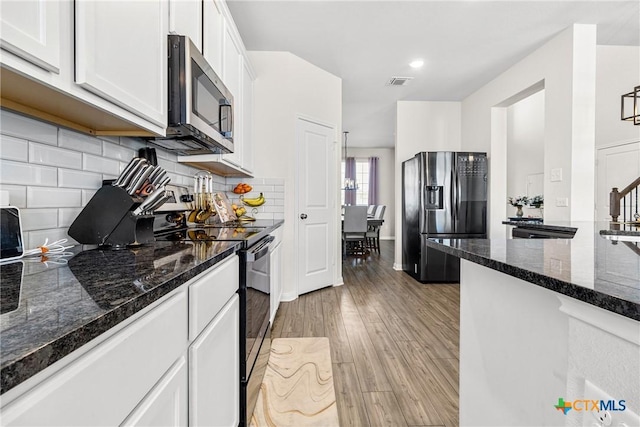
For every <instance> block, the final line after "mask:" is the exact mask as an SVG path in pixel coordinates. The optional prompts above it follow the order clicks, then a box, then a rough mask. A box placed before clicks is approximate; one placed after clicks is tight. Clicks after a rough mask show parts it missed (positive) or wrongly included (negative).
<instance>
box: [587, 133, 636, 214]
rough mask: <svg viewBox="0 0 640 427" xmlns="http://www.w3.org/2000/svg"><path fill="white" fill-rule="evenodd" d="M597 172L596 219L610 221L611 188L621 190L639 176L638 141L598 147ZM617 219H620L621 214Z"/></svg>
mask: <svg viewBox="0 0 640 427" xmlns="http://www.w3.org/2000/svg"><path fill="white" fill-rule="evenodd" d="M597 173H598V178H597V179H598V181H597V184H596V220H603V221H611V216H609V193H610V192H611V189H612V188H613V187H618V190H622V189H623V188H624V187H626V186H627V185H629V184H631V183H632V182H633V180H635V179H636V178H638V177H639V176H640V142H633V143H629V144H623V145H617V146H615V147H607V148H601V149H599V150H598V170H597ZM628 209H629V208H628V207H627V212H628ZM634 211H635V210H634ZM627 217H628V215H627ZM618 219H619V220H622V215H621V216H620V218H618ZM627 219H629V218H627Z"/></svg>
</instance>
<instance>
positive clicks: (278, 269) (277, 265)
mask: <svg viewBox="0 0 640 427" xmlns="http://www.w3.org/2000/svg"><path fill="white" fill-rule="evenodd" d="M281 248H282V244H281V243H280V244H278V245H277V246H276V247H275V248H274V249H273V251H272V252H271V254H270V257H271V258H270V259H269V263H270V265H269V267H270V272H271V300H270V303H271V313H270V320H271V324H273V319H275V318H276V313H277V312H278V306H279V305H280V297H281V296H282V254H281Z"/></svg>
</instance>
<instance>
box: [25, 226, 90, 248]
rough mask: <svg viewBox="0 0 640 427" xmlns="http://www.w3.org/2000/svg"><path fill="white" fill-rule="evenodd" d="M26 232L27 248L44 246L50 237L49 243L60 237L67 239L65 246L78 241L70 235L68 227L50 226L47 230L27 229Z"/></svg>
mask: <svg viewBox="0 0 640 427" xmlns="http://www.w3.org/2000/svg"><path fill="white" fill-rule="evenodd" d="M24 234H25V236H24V239H25V241H26V242H27V244H26V247H27V249H34V248H37V247H39V246H42V245H43V244H44V242H45V240H47V239H49V243H53V242H55V241H58V240H60V239H67V243H65V246H69V245H74V244H77V243H78V242H76V241H75V240H73V239H72V238H71V237H69V235H68V234H67V229H66V228H50V229H47V230H37V231H27V232H26V233H24Z"/></svg>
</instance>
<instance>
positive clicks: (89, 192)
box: [82, 188, 98, 206]
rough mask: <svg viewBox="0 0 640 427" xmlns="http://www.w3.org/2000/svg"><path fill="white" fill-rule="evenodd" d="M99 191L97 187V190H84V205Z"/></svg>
mask: <svg viewBox="0 0 640 427" xmlns="http://www.w3.org/2000/svg"><path fill="white" fill-rule="evenodd" d="M97 191H98V189H97V188H96V189H95V190H82V206H86V205H87V203H89V200H91V198H92V197H93V195H94V194H96V192H97Z"/></svg>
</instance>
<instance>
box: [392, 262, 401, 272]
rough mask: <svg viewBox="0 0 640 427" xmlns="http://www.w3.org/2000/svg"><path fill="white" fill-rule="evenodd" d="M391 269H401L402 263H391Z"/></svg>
mask: <svg viewBox="0 0 640 427" xmlns="http://www.w3.org/2000/svg"><path fill="white" fill-rule="evenodd" d="M393 269H394V270H396V271H402V264H398V263H395V262H394V263H393Z"/></svg>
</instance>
